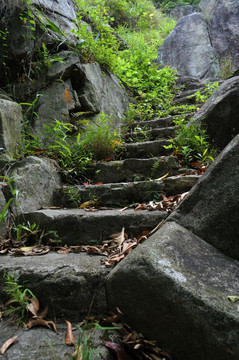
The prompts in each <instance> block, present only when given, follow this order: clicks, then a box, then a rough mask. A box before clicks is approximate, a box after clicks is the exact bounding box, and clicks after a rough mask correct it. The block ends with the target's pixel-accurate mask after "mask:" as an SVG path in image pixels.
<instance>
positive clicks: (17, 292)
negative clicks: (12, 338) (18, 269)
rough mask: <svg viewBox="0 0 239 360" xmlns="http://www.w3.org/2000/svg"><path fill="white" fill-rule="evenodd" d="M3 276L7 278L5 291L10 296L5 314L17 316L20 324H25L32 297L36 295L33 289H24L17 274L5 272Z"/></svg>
mask: <svg viewBox="0 0 239 360" xmlns="http://www.w3.org/2000/svg"><path fill="white" fill-rule="evenodd" d="M3 277H4V280H5V286H4V292H5V293H6V294H7V295H8V296H9V298H10V299H9V301H8V302H7V306H8V308H7V309H6V310H5V314H7V315H10V316H13V317H16V318H17V324H18V325H20V324H24V319H25V317H26V313H27V307H28V305H29V302H30V299H31V298H35V296H34V294H33V293H32V292H31V290H29V289H24V287H23V285H20V284H19V281H18V278H17V276H16V275H14V274H10V275H8V274H7V273H6V272H5V273H4V275H3Z"/></svg>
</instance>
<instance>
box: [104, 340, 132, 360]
mask: <svg viewBox="0 0 239 360" xmlns="http://www.w3.org/2000/svg"><path fill="white" fill-rule="evenodd" d="M104 343H105V346H106V347H108V348H109V349H111V350H113V351H114V353H115V354H116V356H117V360H131V358H130V357H129V356H128V355H127V354H126V352H125V351H124V348H123V347H122V346H120V345H119V344H116V343H113V342H109V341H105V340H104Z"/></svg>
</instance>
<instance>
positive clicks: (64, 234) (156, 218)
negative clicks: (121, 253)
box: [20, 209, 167, 245]
mask: <svg viewBox="0 0 239 360" xmlns="http://www.w3.org/2000/svg"><path fill="white" fill-rule="evenodd" d="M166 216H167V213H166V212H165V211H160V210H159V211H153V212H151V211H146V210H144V211H142V210H141V211H140V210H139V211H134V210H133V209H127V210H125V211H123V212H119V209H115V210H101V211H98V212H91V211H85V210H84V209H61V210H39V211H35V212H29V213H25V214H24V216H22V218H20V222H21V220H22V221H29V222H30V223H34V222H35V223H36V224H38V225H39V228H40V229H45V233H47V232H48V231H49V230H53V231H56V232H57V234H58V236H59V238H60V239H61V240H62V245H64V244H67V245H84V244H89V245H92V244H94V243H101V242H102V241H103V240H107V239H109V236H110V235H112V234H115V233H120V232H121V230H122V228H123V227H124V228H125V232H126V233H127V234H128V235H129V236H130V235H131V234H133V236H138V235H140V234H141V231H142V230H149V231H150V230H152V229H153V228H154V227H155V226H157V225H158V223H159V222H160V221H161V220H163V219H164V218H165V217H166Z"/></svg>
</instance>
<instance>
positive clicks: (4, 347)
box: [1, 336, 17, 355]
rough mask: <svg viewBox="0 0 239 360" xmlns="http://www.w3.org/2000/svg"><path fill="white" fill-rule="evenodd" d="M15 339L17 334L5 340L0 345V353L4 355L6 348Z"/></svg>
mask: <svg viewBox="0 0 239 360" xmlns="http://www.w3.org/2000/svg"><path fill="white" fill-rule="evenodd" d="M16 340H17V336H13V337H11V338H10V339H8V340H7V341H5V343H4V344H3V345H2V347H1V354H2V355H4V354H5V352H6V351H7V349H8V348H9V346H11V345H12V344H13V343H14V342H15V341H16Z"/></svg>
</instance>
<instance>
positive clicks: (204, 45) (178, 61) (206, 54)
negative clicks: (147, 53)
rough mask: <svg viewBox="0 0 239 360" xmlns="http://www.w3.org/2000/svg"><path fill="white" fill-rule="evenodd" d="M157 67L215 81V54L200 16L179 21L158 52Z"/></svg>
mask: <svg viewBox="0 0 239 360" xmlns="http://www.w3.org/2000/svg"><path fill="white" fill-rule="evenodd" d="M157 63H158V64H164V65H170V66H171V67H173V68H175V69H177V70H178V72H179V73H180V74H182V75H187V76H193V77H198V78H204V77H207V78H214V77H216V75H217V71H218V68H217V62H216V60H215V52H214V49H213V47H212V45H211V40H210V37H209V34H208V25H207V22H206V20H205V19H204V17H203V16H202V14H200V13H194V14H191V15H188V16H185V17H182V18H181V19H180V20H179V22H178V23H177V25H176V26H175V28H174V29H173V31H172V32H171V33H170V34H169V36H168V37H167V38H166V40H165V41H164V43H163V45H162V46H161V47H160V48H159V51H158V57H157Z"/></svg>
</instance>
